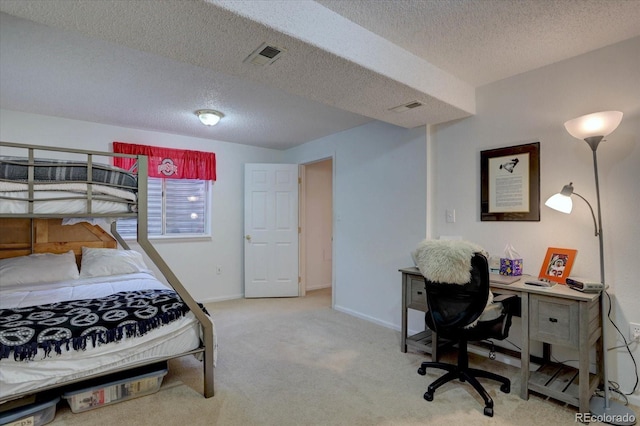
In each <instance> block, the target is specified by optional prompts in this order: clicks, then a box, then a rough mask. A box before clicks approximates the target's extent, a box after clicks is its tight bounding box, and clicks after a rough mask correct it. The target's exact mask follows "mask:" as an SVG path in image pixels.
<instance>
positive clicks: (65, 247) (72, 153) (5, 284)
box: [0, 142, 216, 409]
mask: <svg viewBox="0 0 640 426" xmlns="http://www.w3.org/2000/svg"><path fill="white" fill-rule="evenodd" d="M7 153H11V156H7V155H6V154H7ZM51 157H55V158H61V157H62V158H64V157H71V158H82V160H78V161H69V160H52V159H51ZM113 157H126V158H135V159H136V160H137V173H136V174H132V173H129V172H127V171H125V170H122V169H118V168H115V167H113V166H110V165H108V164H103V163H101V162H99V161H94V160H95V159H96V158H99V159H103V158H107V159H109V158H113ZM146 206H147V157H145V156H135V155H128V154H116V153H111V152H100V151H88V150H71V149H65V148H57V147H49V146H36V145H26V144H18V143H11V142H0V261H3V260H5V259H6V260H8V261H6V262H5V263H4V264H9V263H10V266H11V267H10V268H9V267H8V269H5V270H4V271H5V272H4V273H3V277H2V278H0V324H7V323H11V321H12V320H14V318H13V317H11V315H16V312H17V313H18V315H17V316H21V314H22V312H27V311H29V309H32V308H33V307H34V306H37V307H41V305H42V304H43V303H45V302H46V307H47V309H48V310H49V311H53V309H52V308H51V307H52V306H54V305H55V306H56V307H59V306H62V305H69V306H68V308H69V309H76V310H77V309H81V310H82V312H83V313H86V316H87V317H89V316H93V317H96V316H97V315H96V314H95V312H94V311H92V310H91V309H93V308H92V306H97V305H96V304H97V303H103V304H104V303H105V301H106V300H113V298H114V297H116V296H115V294H118V295H122V294H125V295H126V297H130V295H131V292H137V293H136V294H138V293H145V294H146V293H148V294H150V295H151V296H150V297H151V298H152V299H153V301H154V303H155V301H157V300H161V299H159V296H158V295H159V294H160V295H161V297H165V296H166V297H176V296H177V298H178V302H179V303H177V304H175V300H174V299H171V300H170V302H171V305H170V307H171V308H172V309H169V308H165V306H169V305H158V306H157V307H158V309H160V310H161V311H162V312H163V313H164V316H163V317H162V318H163V320H162V321H160V320H156V318H155V317H154V318H153V319H152V320H150V322H148V324H153V325H150V326H149V327H148V329H146V328H145V329H144V330H143V331H140V327H142V322H140V321H138V322H134V321H129V322H130V323H131V324H134V325H124V326H122V327H119V329H118V331H117V332H115V331H114V330H110V331H109V332H107V331H105V329H104V328H103V329H101V331H99V332H93V331H89V330H88V329H87V330H85V331H84V332H83V333H84V335H83V337H69V336H63V337H60V336H59V335H57V336H54V337H55V338H56V339H60V341H59V342H55V341H51V342H50V341H46V342H44V343H43V339H40V341H37V342H34V340H31V341H30V342H29V343H27V344H24V345H18V344H17V343H16V342H14V341H12V340H11V339H13V340H16V339H18V340H20V339H22V338H23V337H24V336H22V335H21V334H20V332H22V333H24V334H29V333H31V334H33V333H34V332H33V331H29V327H31V326H28V327H27V328H26V330H27V331H24V330H25V329H21V328H20V327H21V323H20V322H19V321H14V322H15V326H16V327H15V328H14V329H12V330H9V331H10V333H8V334H7V335H5V336H0V409H1V408H2V405H3V404H4V403H7V402H11V403H14V404H15V402H16V401H19V400H20V399H28V398H30V397H33V395H35V394H37V393H40V392H51V391H56V390H59V389H64V388H65V387H68V386H69V385H73V384H76V385H77V384H79V383H83V382H85V381H88V380H94V381H95V379H97V378H100V377H104V376H108V375H113V374H116V373H117V374H126V372H127V371H133V370H134V369H135V368H140V367H144V366H147V365H150V364H154V363H158V362H161V361H167V360H169V359H172V358H177V357H182V356H185V355H194V356H197V357H198V358H199V359H201V360H202V364H203V374H204V390H203V394H204V396H205V397H206V398H209V397H212V396H213V395H214V379H213V378H214V366H215V358H216V338H215V329H214V324H213V321H212V320H211V318H210V316H209V315H208V313H207V312H206V310H205V309H203V307H202V305H200V304H199V303H197V302H196V301H195V300H194V299H193V297H192V296H191V295H190V294H189V292H188V291H187V290H186V289H185V287H184V286H183V285H182V284H181V282H180V281H179V279H178V278H177V277H176V275H175V274H174V273H173V272H172V271H171V269H170V268H169V266H168V265H167V263H166V262H165V261H164V260H163V259H162V257H161V256H160V254H159V253H158V252H157V251H156V249H155V248H154V246H153V245H152V244H151V243H150V241H149V239H148V235H147V234H148V232H147V223H148V220H147V209H146ZM128 217H135V218H137V223H138V225H137V226H138V228H137V229H138V232H137V243H138V245H139V246H140V248H141V249H142V250H143V251H144V252H145V253H146V255H147V256H148V257H149V259H151V261H152V262H153V263H154V264H155V265H156V266H157V268H158V269H159V270H160V272H161V273H162V275H163V276H164V278H165V279H166V281H167V282H168V283H169V285H170V287H171V288H169V287H167V286H166V285H165V284H164V283H163V282H161V281H159V280H158V279H156V278H155V277H154V276H153V274H152V273H151V271H149V270H147V269H146V265H145V264H144V261H142V256H141V255H140V254H139V253H138V252H135V251H132V250H130V247H129V245H128V244H127V242H126V241H125V240H124V239H123V238H122V237H121V236H120V234H119V233H118V231H117V227H116V222H117V220H118V219H121V218H128ZM69 218H73V223H74V224H71V225H68V224H63V220H64V221H65V222H66V220H67V219H69ZM97 219H99V220H106V221H108V222H111V224H110V233H108V232H106V231H105V230H104V229H103V228H102V227H100V226H97V225H95V224H94V223H95V222H94V221H95V220H97ZM108 222H107V223H108ZM118 243H119V244H120V246H121V247H122V248H123V249H124V250H121V249H118ZM136 255H137V256H136ZM70 259H71V261H72V262H73V261H75V264H76V265H77V269H75V272H74V268H73V267H69V260H70ZM34 261H37V262H40V263H38V265H40V266H37V267H36V266H34V265H36V264H35V263H32V262H34ZM47 262H53V263H47ZM4 264H3V265H4ZM16 265H17V266H16ZM115 265H120V266H122V265H124V266H122V267H120V266H115ZM11 268H18V269H11ZM19 268H23V269H19ZM38 268H44V269H45V272H44V273H43V271H42V270H41V269H38ZM101 268H102V269H101ZM105 268H106V269H105ZM12 271H13V272H12ZM16 271H17V272H16ZM25 271H26V272H25ZM96 271H98V272H96ZM105 271H106V272H105ZM141 297H142V296H141ZM145 297H146V296H145ZM83 303H85V304H86V305H87V307H86V308H85V307H83V306H82V305H83ZM144 303H147V301H145V302H144ZM167 303H169V302H167ZM185 305H186V306H185ZM75 312H77V311H75ZM155 312H157V310H156V311H155ZM120 314H122V312H120ZM32 315H44V314H43V313H41V312H35V313H33V314H32ZM46 315H49V314H46ZM62 315H67V316H69V314H68V312H66V313H63V314H62ZM101 315H103V313H101ZM136 315H138V314H137V313H136ZM167 315H169V316H167ZM22 317H23V318H22V319H26V317H25V316H24V315H22ZM168 317H170V320H166V321H165V319H164V318H168ZM127 318H129V317H127ZM56 321H58V319H57V317H55V318H52V319H51V320H50V322H49V324H55V323H56ZM60 321H62V320H60ZM154 321H155V322H154ZM159 321H160V322H162V324H160V325H158V322H159ZM119 324H125V322H122V323H119ZM145 327H147V326H146V325H145ZM54 328H55V327H54ZM143 328H144V327H143ZM2 330H4V331H7V327H4V328H3V329H2ZM123 330H124V331H123ZM54 331H55V330H54ZM16 332H17V334H16ZM127 333H129V334H127ZM54 334H55V333H54ZM7 336H8V337H7ZM16 336H17V337H16ZM87 336H88V337H87ZM134 336H135V337H134ZM54 337H51V339H54ZM47 338H48V337H47ZM3 339H4V340H3ZM7 339H8V340H7ZM20 343H22V342H20ZM12 345H13V346H12Z"/></svg>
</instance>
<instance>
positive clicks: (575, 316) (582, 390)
mask: <svg viewBox="0 0 640 426" xmlns="http://www.w3.org/2000/svg"><path fill="white" fill-rule="evenodd" d="M399 271H400V272H401V273H402V338H401V346H400V349H401V350H402V352H407V347H413V348H415V349H418V350H421V351H425V352H427V353H430V354H431V356H432V358H433V359H434V360H436V359H437V352H438V345H434V344H433V343H434V342H437V337H436V336H435V333H431V332H430V331H429V330H425V331H424V332H420V333H418V334H416V335H413V336H407V316H408V309H415V310H418V311H422V312H426V311H427V302H426V296H425V294H424V278H423V276H422V274H421V273H420V271H419V270H418V268H415V267H409V268H402V269H400V270H399ZM531 278H532V277H530V276H526V275H524V276H523V277H522V278H521V279H520V280H519V281H516V282H514V283H512V284H508V285H507V284H495V283H491V290H492V291H493V292H494V293H498V294H515V295H517V296H518V297H519V298H520V301H521V307H522V313H521V318H522V349H521V352H520V361H521V363H522V365H521V379H522V381H521V386H520V397H521V398H522V399H529V391H535V392H538V393H540V394H543V395H547V396H549V397H551V398H554V399H557V400H560V401H563V402H566V403H568V404H571V405H573V406H576V407H578V408H579V410H580V412H582V413H588V412H589V411H590V409H589V399H590V398H591V395H592V394H593V392H594V391H595V389H596V388H597V387H598V385H599V384H600V383H601V382H602V380H603V378H602V371H603V369H602V367H603V366H602V362H603V356H602V318H601V315H600V296H601V293H581V292H579V291H576V290H572V289H570V288H568V287H567V286H565V285H560V284H558V285H555V286H553V287H550V288H543V287H536V286H529V285H526V284H524V281H525V280H527V279H531ZM531 340H536V341H540V342H543V343H544V347H545V350H544V354H543V359H544V361H545V362H544V364H543V365H542V366H541V367H540V368H539V369H538V370H537V371H534V372H530V371H529V368H530V359H531V349H530V341H531ZM550 345H560V346H565V347H568V348H572V349H576V350H578V352H579V361H578V362H579V364H578V368H577V369H575V368H572V367H567V366H563V365H561V364H556V363H553V362H551V361H550V349H549V348H550ZM591 348H595V354H596V370H597V371H596V373H595V374H591V373H590V372H589V364H590V360H589V354H590V350H591Z"/></svg>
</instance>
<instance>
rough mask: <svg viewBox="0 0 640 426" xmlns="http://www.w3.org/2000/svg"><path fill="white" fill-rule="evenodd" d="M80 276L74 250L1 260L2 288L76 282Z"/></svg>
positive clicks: (0, 281) (0, 280)
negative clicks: (67, 281)
mask: <svg viewBox="0 0 640 426" xmlns="http://www.w3.org/2000/svg"><path fill="white" fill-rule="evenodd" d="M79 276H80V274H79V273H78V265H76V255H75V254H74V253H73V251H72V250H70V251H68V252H67V253H63V254H53V253H36V254H31V255H29V256H20V257H12V258H9V259H0V287H9V286H14V285H17V284H20V285H29V284H38V283H45V282H55V281H65V280H74V279H76V278H78V277H79Z"/></svg>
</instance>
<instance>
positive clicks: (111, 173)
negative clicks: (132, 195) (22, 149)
mask: <svg viewBox="0 0 640 426" xmlns="http://www.w3.org/2000/svg"><path fill="white" fill-rule="evenodd" d="M29 167H30V166H29V161H28V159H26V158H24V157H8V156H2V157H0V179H3V180H8V181H14V182H15V181H17V182H27V181H28V179H29ZM87 170H88V166H87V163H82V162H78V161H64V160H45V159H36V160H34V165H33V180H34V182H70V181H72V182H74V181H75V182H78V181H79V182H87V181H91V182H92V183H100V184H105V185H109V186H114V187H118V188H120V189H125V190H129V191H132V192H135V191H136V190H137V188H138V184H137V180H136V178H135V176H134V175H133V174H132V173H129V172H128V171H126V170H124V169H120V168H117V167H114V166H110V165H107V164H101V163H92V164H91V179H87V177H88V173H87Z"/></svg>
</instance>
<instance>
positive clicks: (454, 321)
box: [418, 243, 519, 417]
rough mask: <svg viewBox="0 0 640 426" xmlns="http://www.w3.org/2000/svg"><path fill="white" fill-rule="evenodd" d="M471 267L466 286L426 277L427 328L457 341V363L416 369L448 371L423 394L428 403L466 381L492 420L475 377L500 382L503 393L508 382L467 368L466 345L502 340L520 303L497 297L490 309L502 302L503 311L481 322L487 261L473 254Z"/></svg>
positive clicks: (512, 298) (421, 371) (427, 364)
mask: <svg viewBox="0 0 640 426" xmlns="http://www.w3.org/2000/svg"><path fill="white" fill-rule="evenodd" d="M436 244H437V243H436ZM446 244H451V243H446ZM453 244H455V243H453ZM470 264H471V270H470V280H469V282H467V283H465V284H460V283H455V284H451V283H446V282H438V281H431V280H430V279H429V277H427V276H425V290H426V297H427V306H428V309H429V310H428V312H427V313H426V315H425V322H426V325H427V327H429V328H430V329H431V330H433V331H434V332H435V333H436V335H437V336H438V340H439V339H441V338H443V339H447V340H452V341H455V342H457V344H458V363H457V365H453V364H447V363H443V362H423V363H422V365H421V366H420V368H419V369H418V374H420V375H423V376H424V375H425V374H426V369H427V368H439V369H442V370H446V371H447V373H446V374H444V375H443V376H441V377H440V378H438V379H437V380H436V381H434V382H433V383H431V384H430V385H429V387H428V388H427V391H426V392H425V394H424V399H426V400H427V401H433V394H434V392H435V391H436V389H438V388H439V387H440V386H442V385H444V384H445V383H448V382H450V381H452V380H455V379H459V380H460V381H461V382H468V383H469V384H471V385H472V386H473V387H474V388H475V390H476V391H477V392H478V393H479V394H480V396H482V398H483V399H484V402H485V407H484V414H485V415H486V416H489V417H493V400H492V399H491V397H490V396H489V394H488V393H487V391H486V390H485V389H484V387H483V386H482V385H481V384H480V382H479V381H478V380H477V378H478V377H480V378H487V379H492V380H496V381H498V382H500V383H502V385H501V386H500V390H501V391H502V392H504V393H509V392H510V391H511V382H510V381H509V379H507V378H506V377H503V376H499V375H497V374H494V373H491V372H488V371H483V370H478V369H475V368H470V367H469V355H468V352H467V342H469V341H479V340H484V339H497V340H503V339H505V338H506V337H507V336H508V333H509V327H510V326H511V317H512V315H513V313H514V312H517V308H518V303H519V302H518V299H517V296H515V295H502V296H496V297H495V298H494V299H493V303H492V304H491V306H492V307H495V306H497V307H499V308H500V305H495V304H496V303H501V304H502V309H499V310H498V315H494V316H495V318H492V319H490V320H488V321H484V320H483V318H481V315H482V314H483V312H484V311H485V308H487V307H489V305H487V301H488V300H489V293H490V289H489V266H488V263H487V258H486V257H485V256H484V255H483V254H481V253H478V252H476V253H474V254H472V257H471V262H470ZM421 270H422V268H421ZM423 274H424V272H423Z"/></svg>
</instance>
